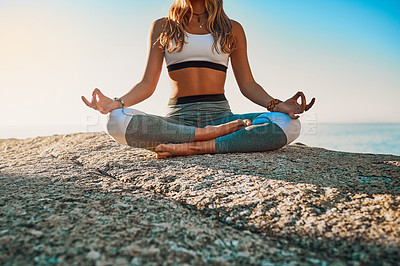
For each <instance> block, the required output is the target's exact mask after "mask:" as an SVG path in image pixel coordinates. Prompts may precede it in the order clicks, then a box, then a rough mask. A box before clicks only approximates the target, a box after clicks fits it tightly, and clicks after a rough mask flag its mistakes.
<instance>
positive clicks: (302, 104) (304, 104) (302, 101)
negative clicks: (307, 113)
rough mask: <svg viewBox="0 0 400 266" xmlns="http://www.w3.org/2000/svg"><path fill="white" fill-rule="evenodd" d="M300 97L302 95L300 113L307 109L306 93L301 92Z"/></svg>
mask: <svg viewBox="0 0 400 266" xmlns="http://www.w3.org/2000/svg"><path fill="white" fill-rule="evenodd" d="M300 97H301V104H300V113H303V112H304V110H305V109H306V96H305V95H304V93H302V92H301V93H300Z"/></svg>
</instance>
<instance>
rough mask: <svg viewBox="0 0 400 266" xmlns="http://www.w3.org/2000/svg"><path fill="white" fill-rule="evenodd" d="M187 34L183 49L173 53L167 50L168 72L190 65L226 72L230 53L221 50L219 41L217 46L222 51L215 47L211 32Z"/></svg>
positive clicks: (173, 43) (173, 42)
mask: <svg viewBox="0 0 400 266" xmlns="http://www.w3.org/2000/svg"><path fill="white" fill-rule="evenodd" d="M186 34H187V37H186V38H185V44H184V45H183V48H182V51H180V52H178V51H174V52H172V53H170V52H168V51H167V50H166V51H165V61H166V63H167V68H168V72H170V71H174V70H178V69H183V68H188V67H205V68H211V69H215V70H219V71H223V72H226V70H227V69H228V62H229V54H225V53H223V52H222V51H221V45H220V43H219V42H218V44H217V48H218V51H220V53H218V52H216V51H215V49H213V44H214V38H213V36H212V35H211V33H209V34H201V35H200V34H191V33H186ZM172 45H175V41H172Z"/></svg>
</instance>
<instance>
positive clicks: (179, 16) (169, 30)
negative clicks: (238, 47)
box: [158, 0, 235, 54]
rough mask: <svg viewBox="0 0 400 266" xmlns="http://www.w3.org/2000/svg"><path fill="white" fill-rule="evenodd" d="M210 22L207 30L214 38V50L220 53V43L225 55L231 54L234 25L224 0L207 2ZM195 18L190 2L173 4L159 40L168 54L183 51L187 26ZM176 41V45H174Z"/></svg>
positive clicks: (233, 44) (233, 41)
mask: <svg viewBox="0 0 400 266" xmlns="http://www.w3.org/2000/svg"><path fill="white" fill-rule="evenodd" d="M205 6H206V12H207V15H208V20H207V23H206V29H207V30H208V31H209V32H210V33H211V34H212V36H213V38H214V44H213V49H214V50H215V51H217V52H218V53H219V52H220V51H218V48H217V47H218V46H217V44H218V41H219V43H220V45H221V50H222V52H223V53H227V54H230V53H231V52H232V50H233V49H234V46H235V39H234V37H233V34H232V23H231V21H230V19H229V18H228V16H227V15H226V14H225V12H224V10H223V3H222V0H205ZM192 17H193V7H192V5H191V3H190V0H175V2H174V3H173V4H172V6H171V8H170V10H169V14H168V18H166V20H165V24H164V28H163V31H162V33H161V34H160V37H159V38H158V40H159V41H160V44H161V46H162V48H163V49H166V50H167V51H168V52H170V53H171V52H174V51H178V52H180V51H182V48H183V45H184V44H185V35H186V31H185V29H187V26H188V24H189V22H190V21H191V19H192ZM172 41H175V44H176V45H174V46H173V45H172Z"/></svg>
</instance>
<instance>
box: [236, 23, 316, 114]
mask: <svg viewBox="0 0 400 266" xmlns="http://www.w3.org/2000/svg"><path fill="white" fill-rule="evenodd" d="M232 31H233V35H234V36H235V38H236V49H234V51H233V52H232V53H231V64H232V68H233V73H234V75H235V78H236V82H237V83H238V86H239V89H240V91H241V92H242V94H243V95H244V96H245V97H246V98H248V99H249V100H250V101H252V102H254V103H256V104H258V105H260V106H263V107H265V108H267V106H268V104H269V103H270V102H271V101H272V100H273V99H274V98H273V97H271V96H270V95H269V94H268V93H267V92H266V91H265V90H264V89H263V88H262V87H261V86H260V85H259V84H258V83H257V82H256V81H255V80H254V77H253V74H252V73H251V68H250V64H249V60H248V56H247V41H246V34H245V32H244V30H243V27H242V26H241V25H240V24H239V23H238V22H236V21H234V20H232ZM300 97H301V104H298V103H297V99H298V98H300ZM314 101H315V100H314V99H313V100H312V101H311V103H310V104H308V105H306V99H305V96H304V94H303V93H302V92H298V93H297V94H296V95H295V96H293V97H292V98H290V99H288V100H287V101H285V102H282V103H279V104H278V105H276V106H275V108H273V111H278V112H283V113H286V114H288V115H289V116H290V117H291V118H294V119H296V118H298V116H296V115H295V114H300V113H303V112H304V111H307V110H308V109H310V108H311V107H312V105H313V104H314Z"/></svg>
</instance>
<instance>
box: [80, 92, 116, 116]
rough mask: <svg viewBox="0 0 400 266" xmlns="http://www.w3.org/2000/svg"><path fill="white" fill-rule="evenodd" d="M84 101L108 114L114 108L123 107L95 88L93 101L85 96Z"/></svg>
mask: <svg viewBox="0 0 400 266" xmlns="http://www.w3.org/2000/svg"><path fill="white" fill-rule="evenodd" d="M81 98H82V101H83V102H84V103H85V104H86V105H87V106H88V107H90V108H92V109H94V110H98V111H99V112H100V113H102V114H107V113H109V112H111V111H112V110H114V109H117V108H121V104H120V103H119V102H116V101H114V100H112V99H111V98H108V97H107V96H105V95H104V94H103V93H102V92H101V91H100V90H99V89H97V88H96V89H94V91H93V93H92V101H91V102H89V101H88V100H87V99H86V98H85V96H82V97H81Z"/></svg>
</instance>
